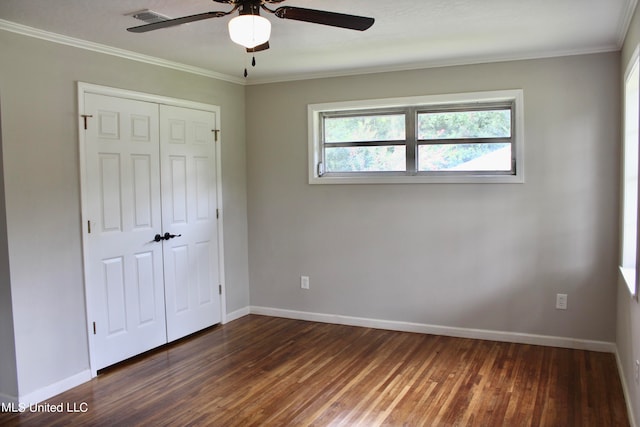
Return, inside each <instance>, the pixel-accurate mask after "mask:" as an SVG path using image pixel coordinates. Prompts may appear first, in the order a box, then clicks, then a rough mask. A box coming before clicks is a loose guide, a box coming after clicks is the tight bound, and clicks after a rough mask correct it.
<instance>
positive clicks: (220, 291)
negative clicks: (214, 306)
mask: <svg viewBox="0 0 640 427" xmlns="http://www.w3.org/2000/svg"><path fill="white" fill-rule="evenodd" d="M218 294H219V295H222V285H218Z"/></svg>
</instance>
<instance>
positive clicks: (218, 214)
mask: <svg viewBox="0 0 640 427" xmlns="http://www.w3.org/2000/svg"><path fill="white" fill-rule="evenodd" d="M219 218H220V209H216V219H219Z"/></svg>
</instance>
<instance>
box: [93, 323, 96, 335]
mask: <svg viewBox="0 0 640 427" xmlns="http://www.w3.org/2000/svg"><path fill="white" fill-rule="evenodd" d="M95 334H96V322H93V335H95Z"/></svg>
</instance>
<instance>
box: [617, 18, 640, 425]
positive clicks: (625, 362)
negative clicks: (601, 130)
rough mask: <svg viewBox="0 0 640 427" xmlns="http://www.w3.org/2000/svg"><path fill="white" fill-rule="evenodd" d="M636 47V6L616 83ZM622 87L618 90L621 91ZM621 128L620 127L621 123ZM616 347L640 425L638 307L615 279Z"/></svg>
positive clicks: (639, 23) (639, 27) (639, 39)
mask: <svg viewBox="0 0 640 427" xmlns="http://www.w3.org/2000/svg"><path fill="white" fill-rule="evenodd" d="M639 43H640V12H638V7H637V6H636V11H635V14H634V15H633V19H632V21H631V25H630V26H629V32H628V33H627V36H626V38H625V43H624V46H623V49H622V54H621V62H620V63H621V67H620V68H621V70H620V81H621V82H624V73H625V71H626V68H627V64H628V63H629V60H630V59H631V55H632V54H633V52H634V50H635V49H636V47H638V44H639ZM622 88H623V86H622V84H621V85H620V90H621V91H622V90H623V89H622ZM621 125H622V123H621ZM616 344H617V346H618V358H619V362H620V366H621V368H622V372H620V376H621V378H622V380H623V383H624V384H625V385H626V390H627V393H628V395H627V402H628V403H630V404H631V405H632V406H631V411H632V415H633V418H634V419H635V421H636V423H638V422H640V383H639V382H638V381H637V380H636V378H635V372H634V371H635V367H634V363H635V361H636V360H640V305H639V304H638V299H637V298H635V299H634V298H631V296H630V295H629V290H628V289H627V286H626V284H625V283H624V281H623V280H622V278H621V277H620V278H619V279H618V316H617V323H616Z"/></svg>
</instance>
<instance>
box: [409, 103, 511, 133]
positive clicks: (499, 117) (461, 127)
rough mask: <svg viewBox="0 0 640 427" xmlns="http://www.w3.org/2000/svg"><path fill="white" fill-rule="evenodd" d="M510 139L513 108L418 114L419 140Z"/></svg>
mask: <svg viewBox="0 0 640 427" xmlns="http://www.w3.org/2000/svg"><path fill="white" fill-rule="evenodd" d="M509 137H511V110H510V109H505V110H490V111H452V112H442V113H419V114H418V139H423V140H424V139H455V138H509Z"/></svg>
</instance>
